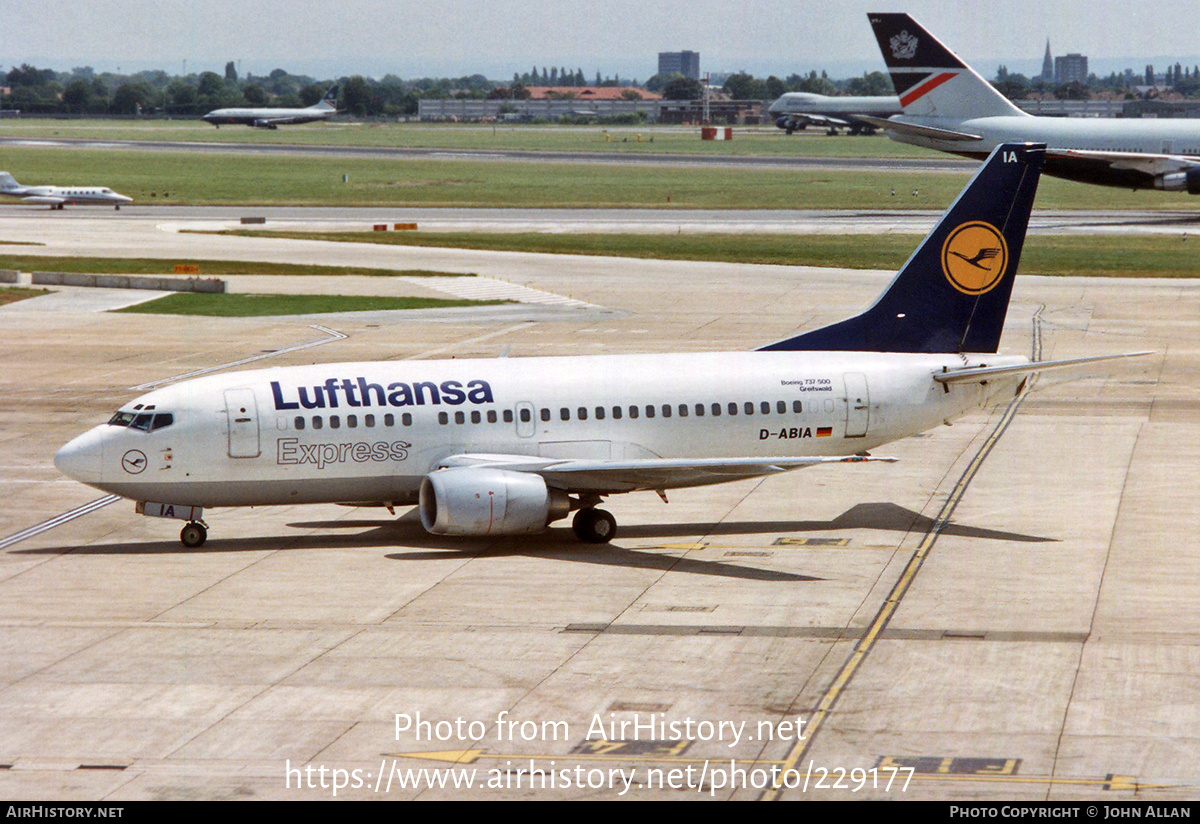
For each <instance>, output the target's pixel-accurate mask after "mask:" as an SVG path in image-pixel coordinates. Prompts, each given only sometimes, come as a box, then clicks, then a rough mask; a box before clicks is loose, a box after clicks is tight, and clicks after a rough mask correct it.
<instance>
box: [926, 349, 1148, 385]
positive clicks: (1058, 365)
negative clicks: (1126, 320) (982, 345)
mask: <svg viewBox="0 0 1200 824" xmlns="http://www.w3.org/2000/svg"><path fill="white" fill-rule="evenodd" d="M1153 354H1154V353H1153V352H1126V353H1124V354H1121V355H1097V356H1095V357H1090V358H1071V359H1069V360H1058V361H1031V362H1030V363H1020V364H1016V365H1015V366H968V367H966V368H963V369H948V370H946V371H944V372H935V373H934V374H933V379H934V380H935V381H937V382H938V383H983V382H986V381H987V380H989V379H990V378H998V377H1002V376H1004V375H1022V374H1025V375H1031V374H1033V373H1035V372H1049V371H1052V370H1053V371H1065V372H1071V371H1079V372H1089V371H1092V370H1091V367H1092V366H1093V365H1094V364H1097V363H1105V362H1112V361H1118V360H1124V359H1125V358H1141V357H1145V356H1146V355H1153Z"/></svg>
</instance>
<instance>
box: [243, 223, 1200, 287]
mask: <svg viewBox="0 0 1200 824" xmlns="http://www.w3.org/2000/svg"><path fill="white" fill-rule="evenodd" d="M225 234H241V235H254V236H259V237H271V236H274V237H290V238H304V239H310V240H329V241H338V242H343V243H380V244H392V245H396V246H435V247H450V248H462V249H490V250H494V251H504V252H544V253H548V254H559V255H606V256H615V257H634V258H653V259H663V260H720V261H727V262H730V263H766V264H777V265H785V266H788V265H790V266H823V267H835V268H842V269H889V270H890V269H899V268H900V266H901V265H903V263H904V261H905V260H907V259H908V256H909V255H911V254H912V252H913V250H915V249H916V248H917V246H918V244H920V242H921V239H922V236H921V235H906V234H889V235H844V234H843V235H777V234H754V235H734V234H716V233H713V234H703V233H701V234H686V235H648V234H542V233H511V234H510V233H502V234H485V233H479V232H455V233H439V232H332V233H305V232H266V231H233V232H227V233H225ZM1198 242H1200V238H1197V239H1194V240H1192V241H1190V244H1196V243H1198ZM1021 273H1022V274H1026V275H1092V276H1096V277H1187V278H1191V277H1200V252H1198V251H1196V250H1194V249H1193V248H1192V246H1191V245H1189V241H1188V240H1187V239H1186V238H1184V239H1182V240H1181V239H1180V238H1176V237H1169V236H1167V237H1163V236H1150V237H1146V236H1137V235H1123V236H1119V237H1118V236H1112V237H1106V236H1102V235H1100V236H1096V235H1092V236H1078V235H1075V236H1058V235H1041V234H1039V235H1029V236H1028V238H1027V239H1026V241H1025V249H1024V252H1023V254H1022V256H1021Z"/></svg>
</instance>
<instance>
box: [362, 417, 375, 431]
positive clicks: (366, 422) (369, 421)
mask: <svg viewBox="0 0 1200 824" xmlns="http://www.w3.org/2000/svg"><path fill="white" fill-rule="evenodd" d="M363 426H365V427H366V428H367V429H373V428H374V427H375V416H374V415H364V416H363Z"/></svg>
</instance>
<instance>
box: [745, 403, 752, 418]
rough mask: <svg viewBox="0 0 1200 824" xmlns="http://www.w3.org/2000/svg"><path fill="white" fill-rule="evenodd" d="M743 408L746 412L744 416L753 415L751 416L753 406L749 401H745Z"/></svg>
mask: <svg viewBox="0 0 1200 824" xmlns="http://www.w3.org/2000/svg"><path fill="white" fill-rule="evenodd" d="M744 408H745V410H746V414H747V415H753V414H754V404H753V403H752V402H750V401H746V403H745V407H744Z"/></svg>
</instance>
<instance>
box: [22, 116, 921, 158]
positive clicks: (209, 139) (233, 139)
mask: <svg viewBox="0 0 1200 824" xmlns="http://www.w3.org/2000/svg"><path fill="white" fill-rule="evenodd" d="M0 137H16V138H60V139H64V140H122V141H124V140H134V141H155V140H168V141H180V142H205V143H226V144H229V143H233V144H238V143H240V144H249V145H256V144H261V145H275V146H278V145H297V146H374V147H402V148H414V149H463V150H470V151H489V150H490V151H540V152H594V153H597V154H600V155H621V154H652V153H658V154H697V155H712V156H733V157H761V156H773V157H933V156H936V154H937V153H935V152H930V151H928V150H926V149H920V148H917V147H915V146H908V145H905V144H903V143H896V142H895V141H893V140H889V139H887V138H886V137H884V136H882V135H876V136H874V137H845V136H843V137H834V138H829V137H826V136H825V135H824V134H822V133H820V132H819V131H812V132H805V133H802V134H797V135H792V136H790V137H789V136H788V135H785V134H784V133H783V132H782V131H780V130H779V129H776V128H775V127H774V126H750V127H734V139H733V140H731V141H723V140H701V139H700V130H699V128H698V127H695V126H657V125H655V126H607V127H605V126H533V125H500V124H496V125H475V124H428V123H353V122H335V123H309V124H304V125H300V126H290V127H283V128H280V129H277V130H275V131H271V130H266V129H252V128H249V127H246V126H223V127H222V128H220V129H216V128H214V127H212V126H210V125H208V124H207V123H203V122H201V121H199V120H141V121H139V120H96V119H79V120H57V119H50V118H46V119H19V120H0Z"/></svg>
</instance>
